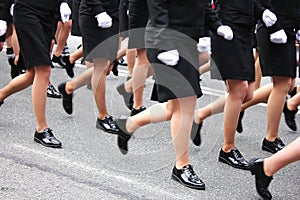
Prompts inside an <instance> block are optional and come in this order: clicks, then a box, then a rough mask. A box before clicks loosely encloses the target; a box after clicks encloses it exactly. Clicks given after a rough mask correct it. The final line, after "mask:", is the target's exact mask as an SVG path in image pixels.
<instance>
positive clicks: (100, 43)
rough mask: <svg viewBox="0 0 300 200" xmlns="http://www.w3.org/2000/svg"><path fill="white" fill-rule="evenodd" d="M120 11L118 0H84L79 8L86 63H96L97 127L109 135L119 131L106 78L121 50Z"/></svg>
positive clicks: (93, 76) (94, 79)
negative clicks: (109, 103)
mask: <svg viewBox="0 0 300 200" xmlns="http://www.w3.org/2000/svg"><path fill="white" fill-rule="evenodd" d="M118 8H119V1H118V0H109V1H100V0H82V1H81V3H80V8H79V26H80V31H81V35H82V44H83V54H84V57H85V59H86V61H88V62H91V63H94V71H93V74H92V79H91V84H92V89H93V93H94V97H95V102H96V105H97V108H98V116H97V122H96V127H97V128H99V129H102V130H104V131H106V132H109V133H117V132H118V128H117V127H116V124H115V122H114V120H113V117H112V116H110V115H109V114H108V111H107V107H106V98H105V96H106V95H105V92H106V89H105V88H106V76H107V75H108V74H109V72H110V71H111V67H112V66H113V65H111V63H112V62H113V60H115V59H116V57H117V51H118V44H119V36H118V33H119V17H118V16H119V12H118ZM60 87H63V88H65V85H60ZM65 96H66V95H65Z"/></svg>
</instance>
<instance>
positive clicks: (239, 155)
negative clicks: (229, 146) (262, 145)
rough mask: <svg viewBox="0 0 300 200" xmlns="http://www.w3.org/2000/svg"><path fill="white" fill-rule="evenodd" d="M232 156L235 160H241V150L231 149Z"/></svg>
mask: <svg viewBox="0 0 300 200" xmlns="http://www.w3.org/2000/svg"><path fill="white" fill-rule="evenodd" d="M232 153H233V156H234V158H235V159H236V160H243V159H244V157H243V156H242V154H241V152H240V151H239V150H238V149H233V150H232Z"/></svg>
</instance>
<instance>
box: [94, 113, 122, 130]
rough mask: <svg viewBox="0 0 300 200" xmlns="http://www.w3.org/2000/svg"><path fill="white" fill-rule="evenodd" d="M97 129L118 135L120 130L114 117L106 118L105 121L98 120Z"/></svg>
mask: <svg viewBox="0 0 300 200" xmlns="http://www.w3.org/2000/svg"><path fill="white" fill-rule="evenodd" d="M96 128H98V129H101V130H103V131H105V132H107V133H112V134H118V132H119V128H118V127H117V125H116V122H115V121H114V119H113V117H112V116H106V117H105V118H104V119H103V120H101V119H99V118H97V122H96Z"/></svg>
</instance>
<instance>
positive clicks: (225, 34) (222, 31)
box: [217, 25, 233, 40]
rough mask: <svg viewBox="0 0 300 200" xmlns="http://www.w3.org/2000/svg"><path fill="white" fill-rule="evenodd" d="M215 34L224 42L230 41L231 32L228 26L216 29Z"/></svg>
mask: <svg viewBox="0 0 300 200" xmlns="http://www.w3.org/2000/svg"><path fill="white" fill-rule="evenodd" d="M217 33H218V35H219V36H222V37H223V38H224V39H225V40H232V38H233V32H232V30H231V28H230V27H229V26H225V25H222V26H219V28H218V29H217Z"/></svg>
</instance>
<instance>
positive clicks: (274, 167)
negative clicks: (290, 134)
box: [264, 137, 300, 176]
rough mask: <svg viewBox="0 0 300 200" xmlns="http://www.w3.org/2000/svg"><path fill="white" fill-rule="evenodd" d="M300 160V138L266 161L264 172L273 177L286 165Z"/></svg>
mask: <svg viewBox="0 0 300 200" xmlns="http://www.w3.org/2000/svg"><path fill="white" fill-rule="evenodd" d="M298 160H300V137H298V138H297V139H296V140H294V141H293V142H291V143H290V144H289V145H287V146H286V147H285V148H283V149H282V150H280V151H278V152H277V153H275V154H273V155H272V156H270V157H269V158H266V159H265V160H264V172H265V174H266V175H267V176H272V175H273V174H275V173H276V172H277V171H279V170H280V169H281V168H283V167H285V166H286V165H288V164H290V163H293V162H296V161H298Z"/></svg>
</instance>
